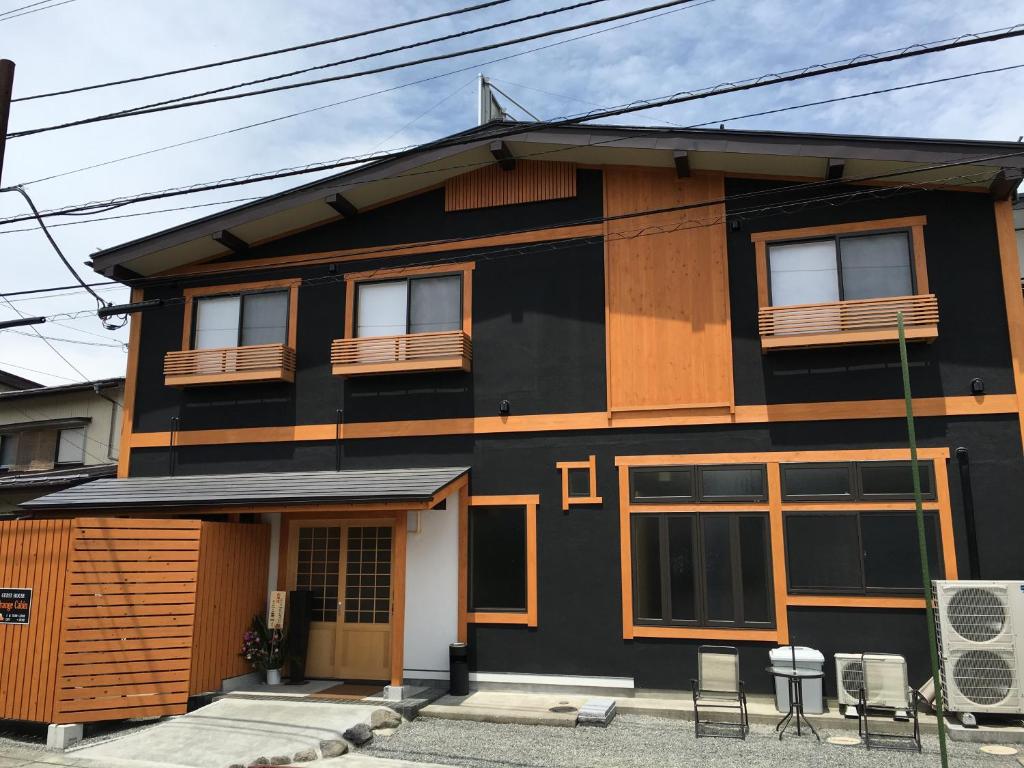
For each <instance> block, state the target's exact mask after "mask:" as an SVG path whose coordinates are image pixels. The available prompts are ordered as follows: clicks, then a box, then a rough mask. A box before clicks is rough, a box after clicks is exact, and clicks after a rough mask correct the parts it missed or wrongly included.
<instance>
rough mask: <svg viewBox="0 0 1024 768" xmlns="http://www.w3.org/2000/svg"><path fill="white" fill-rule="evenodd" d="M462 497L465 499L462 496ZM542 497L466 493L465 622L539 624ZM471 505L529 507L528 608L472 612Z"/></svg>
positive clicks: (462, 521) (462, 528) (462, 550)
mask: <svg viewBox="0 0 1024 768" xmlns="http://www.w3.org/2000/svg"><path fill="white" fill-rule="evenodd" d="M460 500H463V499H462V497H460ZM539 504H540V496H537V495H527V496H465V497H464V504H462V505H461V506H460V510H459V511H460V515H459V541H460V547H459V571H460V578H459V584H460V589H459V593H460V594H459V605H460V608H461V611H460V612H461V613H462V619H461V620H460V622H459V623H460V626H463V625H465V624H519V625H524V626H527V627H536V626H537V506H538V505H539ZM470 507H524V508H525V510H526V610H525V611H520V612H512V611H502V612H500V613H498V612H482V611H469V610H468V605H469V509H470Z"/></svg>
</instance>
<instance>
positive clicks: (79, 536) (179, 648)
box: [53, 518, 201, 723]
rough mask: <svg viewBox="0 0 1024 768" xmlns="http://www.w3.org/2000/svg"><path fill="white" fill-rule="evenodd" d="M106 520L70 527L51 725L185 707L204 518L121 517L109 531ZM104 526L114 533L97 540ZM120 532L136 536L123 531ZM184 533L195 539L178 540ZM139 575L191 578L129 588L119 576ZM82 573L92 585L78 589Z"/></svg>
mask: <svg viewBox="0 0 1024 768" xmlns="http://www.w3.org/2000/svg"><path fill="white" fill-rule="evenodd" d="M107 522H108V521H107V520H104V519H102V518H100V519H83V520H80V521H76V526H75V528H74V530H73V532H72V536H71V547H70V551H69V553H68V574H67V579H66V594H65V596H64V609H63V624H62V627H61V636H60V657H59V663H58V665H57V674H58V679H57V685H56V697H55V698H56V702H55V705H54V716H53V722H56V723H73V722H95V721H97V720H109V719H119V718H129V717H148V716H156V715H175V714H183V713H184V712H185V710H186V706H187V701H188V688H189V674H190V659H191V652H192V651H191V649H192V638H193V617H194V615H195V603H196V584H197V582H196V580H195V574H196V567H197V562H198V557H199V546H200V538H199V536H200V534H201V523H200V522H199V521H195V520H165V521H161V524H160V526H159V527H157V526H144V525H140V526H137V527H134V528H126V526H125V525H124V524H123V521H117V522H114V523H113V524H111V525H110V526H109V528H108V527H107ZM136 522H137V521H136ZM104 530H109V531H110V533H111V536H110V537H109V538H104V537H103V535H102V532H103V531H104ZM126 530H130V531H131V532H132V536H133V538H131V539H125V538H123V535H124V532H125V531H126ZM188 532H192V533H195V534H196V536H195V537H192V536H189V537H187V538H183V537H182V534H183V533H188ZM165 536H166V538H165ZM141 573H152V574H162V575H167V574H172V573H173V574H179V573H185V574H189V575H190V578H187V579H185V580H175V579H174V578H171V579H169V580H168V583H167V586H166V587H165V588H166V589H167V591H165V592H150V591H148V588H146V589H145V590H144V591H135V590H132V589H130V588H129V587H130V585H131V584H132V583H133V581H132V579H131V578H129V579H127V580H126V579H125V574H141ZM83 580H87V582H88V586H89V589H80V588H76V585H78V584H80V583H82V581H83ZM144 583H145V584H150V585H151V584H155V583H157V582H144ZM172 584H173V585H174V586H173V587H172V586H171V585H172ZM90 590H91V591H90ZM83 593H84V594H83ZM124 675H132V677H131V678H124V677H123V676H124Z"/></svg>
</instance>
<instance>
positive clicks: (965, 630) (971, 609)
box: [945, 587, 1006, 643]
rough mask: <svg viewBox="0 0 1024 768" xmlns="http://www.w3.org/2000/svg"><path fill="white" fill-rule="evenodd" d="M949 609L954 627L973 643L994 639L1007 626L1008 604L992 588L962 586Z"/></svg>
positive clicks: (948, 618)
mask: <svg viewBox="0 0 1024 768" xmlns="http://www.w3.org/2000/svg"><path fill="white" fill-rule="evenodd" d="M945 613H946V618H947V620H948V621H949V625H950V626H951V627H952V628H953V631H954V632H956V633H957V634H958V635H960V637H962V638H963V639H964V640H968V641H970V642H972V643H986V642H988V641H989V640H993V639H995V638H996V637H999V635H1000V634H1002V633H1003V631H1004V629H1005V628H1006V606H1005V604H1004V602H1003V600H1002V599H1001V598H1000V595H999V594H998V593H996V592H994V591H993V590H991V589H979V588H978V587H966V588H964V589H961V590H959V591H958V592H956V594H954V595H953V596H952V597H951V598H950V599H949V603H948V604H947V605H946V611H945Z"/></svg>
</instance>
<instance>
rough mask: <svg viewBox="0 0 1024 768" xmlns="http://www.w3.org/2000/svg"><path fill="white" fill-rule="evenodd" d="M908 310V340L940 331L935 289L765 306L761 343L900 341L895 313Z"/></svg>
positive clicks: (773, 345)
mask: <svg viewBox="0 0 1024 768" xmlns="http://www.w3.org/2000/svg"><path fill="white" fill-rule="evenodd" d="M898 312H903V325H904V328H905V330H906V337H907V339H908V340H918V341H931V340H933V339H935V338H936V337H938V335H939V303H938V301H937V300H936V298H935V296H934V295H933V294H925V295H921V296H890V297H886V298H882V299H854V300H850V301H834V302H828V303H825V304H798V305H793V306H788V307H762V308H761V310H760V312H759V313H758V329H759V331H760V333H761V348H762V349H764V350H768V349H783V348H790V347H826V346H832V345H836V344H870V343H876V342H885V341H896V340H897V339H898V338H899V334H898V332H897V330H896V314H897V313H898Z"/></svg>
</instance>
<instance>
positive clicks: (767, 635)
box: [632, 625, 785, 643]
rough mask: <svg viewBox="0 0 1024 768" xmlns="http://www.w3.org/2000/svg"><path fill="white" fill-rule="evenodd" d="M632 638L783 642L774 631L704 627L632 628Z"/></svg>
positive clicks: (639, 626) (640, 626) (638, 626)
mask: <svg viewBox="0 0 1024 768" xmlns="http://www.w3.org/2000/svg"><path fill="white" fill-rule="evenodd" d="M632 634H633V637H654V638H675V639H683V640H751V641H755V642H764V643H782V642H785V641H783V640H782V639H781V638H780V637H779V633H778V631H777V630H774V629H724V628H723V629H717V628H716V629H711V628H706V627H651V626H642V625H637V626H635V627H632Z"/></svg>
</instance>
